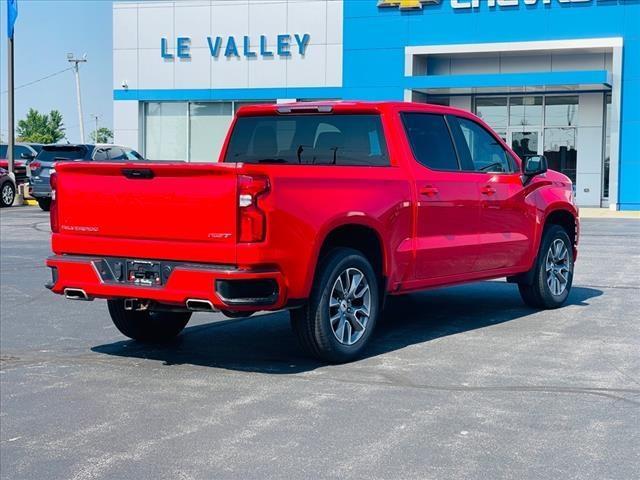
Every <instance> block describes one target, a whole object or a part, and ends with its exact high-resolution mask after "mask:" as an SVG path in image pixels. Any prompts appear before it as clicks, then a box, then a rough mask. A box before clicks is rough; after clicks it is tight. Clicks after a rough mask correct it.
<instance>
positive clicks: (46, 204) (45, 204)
mask: <svg viewBox="0 0 640 480" xmlns="http://www.w3.org/2000/svg"><path fill="white" fill-rule="evenodd" d="M37 201H38V206H39V207H40V208H41V209H42V210H44V211H45V212H48V211H49V210H51V199H50V198H49V197H42V198H38V199H37Z"/></svg>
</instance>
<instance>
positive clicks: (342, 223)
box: [304, 212, 391, 294]
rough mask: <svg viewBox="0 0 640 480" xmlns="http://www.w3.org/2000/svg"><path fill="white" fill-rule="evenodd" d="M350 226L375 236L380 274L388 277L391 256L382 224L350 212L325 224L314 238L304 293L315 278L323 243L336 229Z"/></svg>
mask: <svg viewBox="0 0 640 480" xmlns="http://www.w3.org/2000/svg"><path fill="white" fill-rule="evenodd" d="M351 225H353V226H360V227H366V228H368V229H370V230H371V231H373V232H374V233H375V234H376V236H377V238H378V241H379V243H380V247H381V250H382V259H381V265H382V272H381V273H382V276H383V277H385V278H386V277H387V276H388V272H389V271H390V268H391V266H390V264H389V262H390V258H391V256H390V255H389V249H388V245H387V242H386V241H385V236H384V235H383V233H382V232H383V231H384V229H383V227H382V224H381V223H380V222H378V221H377V220H376V219H374V218H371V217H369V216H367V215H365V214H363V213H361V212H359V213H353V212H351V213H348V214H341V215H337V216H335V217H333V218H331V219H330V220H328V221H327V222H325V223H324V225H323V226H322V227H321V228H320V230H319V232H318V234H317V236H316V240H315V242H314V245H313V249H312V256H311V261H310V262H309V268H308V270H307V274H306V276H305V282H304V283H305V285H304V291H305V292H307V294H308V292H310V291H311V287H312V284H313V279H314V278H315V275H316V271H317V269H318V264H319V262H320V251H321V249H322V246H323V245H324V243H325V241H326V240H327V238H328V237H329V235H331V233H332V232H334V231H335V230H337V229H338V228H341V227H346V226H351Z"/></svg>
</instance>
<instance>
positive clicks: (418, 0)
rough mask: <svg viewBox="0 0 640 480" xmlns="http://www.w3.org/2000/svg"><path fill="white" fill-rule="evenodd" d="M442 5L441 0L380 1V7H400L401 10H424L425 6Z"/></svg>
mask: <svg viewBox="0 0 640 480" xmlns="http://www.w3.org/2000/svg"><path fill="white" fill-rule="evenodd" d="M434 3H440V0H379V1H378V7H399V8H400V10H413V9H416V8H422V5H423V4H434Z"/></svg>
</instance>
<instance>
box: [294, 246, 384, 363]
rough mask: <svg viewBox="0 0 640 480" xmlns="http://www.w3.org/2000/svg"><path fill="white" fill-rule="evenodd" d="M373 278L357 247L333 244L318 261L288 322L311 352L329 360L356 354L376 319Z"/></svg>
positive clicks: (342, 359) (375, 282)
mask: <svg viewBox="0 0 640 480" xmlns="http://www.w3.org/2000/svg"><path fill="white" fill-rule="evenodd" d="M379 295H380V294H379V290H378V279H377V276H376V274H375V272H374V271H373V268H372V267H371V264H370V263H369V261H368V260H367V259H366V258H365V257H364V256H363V255H362V254H361V253H360V252H358V251H357V250H353V249H350V248H337V249H335V250H333V251H331V252H330V253H329V254H327V255H326V256H325V257H324V259H323V260H322V261H321V263H320V265H319V268H318V272H317V275H316V278H315V282H314V284H313V287H312V290H311V295H310V296H309V301H308V302H307V304H306V305H305V306H304V307H302V308H299V309H297V310H292V311H291V324H292V327H293V330H294V332H295V333H296V335H297V337H298V339H299V341H300V343H301V344H302V346H303V347H304V348H305V350H307V351H308V352H309V353H310V354H311V355H313V356H315V357H317V358H319V359H321V360H324V361H327V362H331V363H342V362H349V361H351V360H354V359H356V358H357V357H358V356H359V355H360V354H361V353H362V351H363V350H364V348H365V347H366V345H367V343H368V341H369V338H370V337H371V334H372V332H373V329H374V327H375V325H376V321H377V318H378V312H379V305H380V296H379Z"/></svg>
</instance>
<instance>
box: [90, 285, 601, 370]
mask: <svg viewBox="0 0 640 480" xmlns="http://www.w3.org/2000/svg"><path fill="white" fill-rule="evenodd" d="M600 295H602V291H601V290H597V289H594V288H585V287H576V286H574V287H573V289H572V291H571V295H570V296H569V300H568V302H567V306H570V305H573V306H587V305H589V303H588V300H589V299H591V298H594V297H598V296H600ZM565 308H566V307H565ZM558 311H559V310H557V311H556V312H558ZM553 314H554V313H553V312H537V311H535V310H532V309H530V308H528V307H526V306H524V304H523V303H522V302H521V300H520V296H519V295H518V292H517V288H516V287H515V286H514V285H511V284H508V283H505V282H497V281H490V282H481V283H475V284H469V285H463V286H459V287H451V288H445V289H438V290H431V291H426V292H421V293H416V294H411V295H407V296H403V297H399V298H394V299H393V301H392V303H390V304H389V305H388V306H387V308H386V309H385V314H384V316H383V318H382V322H381V323H380V324H379V325H378V326H377V328H376V332H375V334H374V337H373V338H372V341H371V343H370V345H369V347H368V348H367V350H366V352H365V354H364V356H363V359H366V358H369V357H373V356H376V355H381V354H383V353H387V352H392V351H395V350H399V349H402V348H404V347H407V346H409V345H414V344H418V343H425V342H428V341H430V340H433V339H436V338H440V337H445V336H448V335H455V334H459V333H463V332H467V331H471V330H476V329H480V328H485V327H489V326H492V325H497V324H500V323H504V322H512V321H518V322H527V321H534V318H538V319H540V318H544V315H553ZM558 318H561V317H560V316H558ZM425 348H427V346H425ZM91 350H92V351H93V352H96V353H102V354H106V355H114V356H120V357H130V358H138V359H149V360H159V361H162V362H164V364H165V365H181V364H191V365H198V366H205V367H215V368H223V369H229V370H236V371H247V372H259V373H267V374H295V373H300V372H305V371H310V370H314V369H316V368H319V367H323V366H325V364H323V363H321V362H318V361H315V360H313V359H310V358H308V357H306V356H305V355H304V353H303V351H302V350H301V348H300V347H299V346H298V343H297V340H296V338H295V337H294V335H293V332H292V331H291V329H290V326H289V315H288V313H287V312H276V313H270V314H264V315H257V316H252V317H249V318H245V319H240V320H223V321H217V322H213V323H208V324H200V325H195V326H192V327H187V328H185V329H184V331H183V332H182V334H181V335H180V336H179V337H178V338H177V339H176V340H175V341H173V342H171V343H168V344H161V345H148V344H142V343H138V342H135V341H132V340H125V341H118V342H113V343H109V344H104V345H98V346H95V347H93V348H92V349H91Z"/></svg>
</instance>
